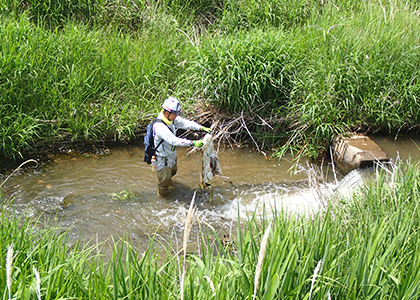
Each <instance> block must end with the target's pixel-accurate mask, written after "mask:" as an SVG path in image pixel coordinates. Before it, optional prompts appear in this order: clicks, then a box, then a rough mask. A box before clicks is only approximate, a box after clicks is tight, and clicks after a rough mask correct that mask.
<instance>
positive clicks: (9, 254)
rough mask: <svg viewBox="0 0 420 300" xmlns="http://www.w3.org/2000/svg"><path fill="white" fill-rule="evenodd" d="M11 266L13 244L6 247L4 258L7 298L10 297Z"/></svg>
mask: <svg viewBox="0 0 420 300" xmlns="http://www.w3.org/2000/svg"><path fill="white" fill-rule="evenodd" d="M12 266H13V245H9V247H8V248H7V258H6V286H7V291H8V292H9V300H10V299H12Z"/></svg>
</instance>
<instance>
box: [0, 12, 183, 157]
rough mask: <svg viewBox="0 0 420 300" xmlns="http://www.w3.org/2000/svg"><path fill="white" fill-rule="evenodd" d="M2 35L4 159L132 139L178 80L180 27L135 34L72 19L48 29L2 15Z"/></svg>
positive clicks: (24, 20)
mask: <svg viewBox="0 0 420 300" xmlns="http://www.w3.org/2000/svg"><path fill="white" fill-rule="evenodd" d="M0 32H1V38H0V39H1V46H0V47H1V63H2V70H1V74H0V80H1V82H2V84H1V87H0V91H1V96H0V97H1V101H0V113H1V125H2V126H1V137H0V140H1V141H2V143H1V146H2V153H3V155H5V156H17V155H19V154H20V153H21V152H22V151H23V152H25V149H27V148H29V146H33V145H36V144H38V143H46V142H47V143H48V142H49V141H59V140H73V141H89V140H119V141H123V140H129V139H133V137H134V133H135V131H137V127H138V126H139V125H141V124H144V123H146V122H147V120H148V117H147V115H149V114H150V113H151V112H153V111H156V108H157V106H158V103H156V102H157V101H156V100H155V99H158V102H159V103H160V102H161V101H162V100H161V99H164V98H165V97H167V95H168V94H171V93H172V90H174V89H175V87H176V85H177V83H176V80H177V70H178V69H179V67H178V66H177V64H178V63H179V62H180V61H182V53H179V52H177V46H176V45H177V44H179V43H180V40H178V39H177V38H176V37H177V33H176V32H171V33H170V32H167V33H165V34H163V35H162V33H161V30H159V28H151V29H150V30H149V31H147V32H145V33H144V35H143V36H142V37H137V38H136V39H133V38H132V37H131V36H130V35H123V34H121V33H118V32H116V31H112V32H108V31H90V30H89V29H88V28H87V27H86V26H84V25H75V24H69V25H67V26H66V27H64V28H63V30H62V31H57V32H49V31H45V30H42V29H41V28H39V27H36V26H34V25H33V24H32V23H30V22H28V21H27V19H26V17H25V16H24V15H23V16H22V17H21V18H20V19H19V20H18V21H14V20H12V19H9V18H7V17H4V18H3V19H2V22H1V23H0ZM178 35H180V36H184V35H183V34H182V33H178ZM178 38H179V37H178ZM181 40H182V39H181ZM151 100H153V101H151Z"/></svg>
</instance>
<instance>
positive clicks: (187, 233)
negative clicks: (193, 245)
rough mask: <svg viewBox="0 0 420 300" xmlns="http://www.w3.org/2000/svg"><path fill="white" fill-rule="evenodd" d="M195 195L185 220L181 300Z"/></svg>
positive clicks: (182, 297)
mask: <svg viewBox="0 0 420 300" xmlns="http://www.w3.org/2000/svg"><path fill="white" fill-rule="evenodd" d="M195 195H196V192H195V191H194V194H193V197H192V199H191V203H190V208H189V209H188V213H187V218H186V219H185V228H184V241H183V244H182V252H183V256H184V259H183V261H182V274H181V280H180V283H181V300H182V299H184V281H185V275H186V265H187V247H188V240H189V238H190V232H191V225H192V222H193V217H194V214H195V207H194V201H195Z"/></svg>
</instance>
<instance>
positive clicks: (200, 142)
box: [192, 141, 203, 148]
mask: <svg viewBox="0 0 420 300" xmlns="http://www.w3.org/2000/svg"><path fill="white" fill-rule="evenodd" d="M192 145H193V146H194V147H198V148H200V147H201V146H203V141H193V142H192Z"/></svg>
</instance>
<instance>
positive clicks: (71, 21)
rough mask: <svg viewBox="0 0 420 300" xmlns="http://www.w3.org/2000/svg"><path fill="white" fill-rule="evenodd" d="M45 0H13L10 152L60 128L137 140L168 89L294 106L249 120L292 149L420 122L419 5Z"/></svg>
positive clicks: (80, 137)
mask: <svg viewBox="0 0 420 300" xmlns="http://www.w3.org/2000/svg"><path fill="white" fill-rule="evenodd" d="M41 2H42V1H40V2H39V3H41ZM47 2H48V1H47ZM47 2H45V3H47ZM35 3H38V2H36V1H34V2H28V5H26V6H25V5H23V6H22V5H21V6H18V7H17V8H16V7H14V6H13V7H14V8H16V9H15V10H12V9H10V7H11V6H10V5H9V4H10V3H8V1H6V0H3V1H2V5H3V6H2V9H1V12H2V15H1V18H0V31H1V37H0V38H1V39H2V40H1V42H2V43H1V61H0V62H1V66H2V69H1V73H0V82H1V84H0V97H1V98H0V99H1V102H0V116H1V124H0V150H1V153H2V155H3V156H7V157H16V156H19V155H20V154H21V153H25V152H26V151H28V150H29V149H30V147H31V146H33V145H36V144H43V143H50V142H57V141H60V140H66V141H68V140H72V141H91V140H103V139H106V140H116V141H127V140H132V139H134V138H135V132H136V130H138V126H144V125H145V123H147V122H148V121H149V120H150V117H151V114H152V113H156V111H157V110H158V109H159V105H160V103H161V101H162V99H164V98H165V97H166V96H167V95H169V94H173V95H175V96H178V97H180V98H181V100H183V102H184V103H185V105H186V106H188V105H190V104H193V102H194V101H195V100H193V99H197V98H198V99H203V100H204V99H205V100H207V101H211V102H212V103H214V104H215V105H216V106H218V107H219V108H220V109H222V110H226V111H228V112H230V113H240V112H241V111H242V110H243V111H244V112H245V113H248V112H250V113H252V114H255V113H257V112H258V114H259V115H260V116H261V117H262V118H266V119H268V118H270V117H271V116H273V115H274V116H276V117H277V119H278V118H284V119H285V122H283V123H281V124H271V125H273V126H274V129H270V128H268V127H266V128H264V127H261V126H260V127H258V126H253V125H252V124H250V128H251V129H253V130H254V133H255V136H256V137H258V138H259V139H260V141H262V140H264V139H266V138H267V137H270V142H274V143H275V146H279V145H282V147H281V148H279V150H280V151H279V152H278V153H279V155H282V153H284V151H290V150H292V151H298V152H299V151H300V152H299V153H300V154H305V155H312V156H316V155H317V154H318V153H319V152H320V151H322V149H324V147H325V146H326V145H328V143H329V141H330V139H331V137H332V136H333V135H334V134H336V133H338V132H342V131H344V130H346V129H348V128H350V129H353V128H361V129H362V130H370V131H375V130H386V131H393V130H399V129H400V128H401V129H403V130H407V129H409V128H412V127H413V126H414V127H415V128H416V127H417V126H418V125H419V123H420V110H419V109H418V106H419V94H420V91H419V86H420V85H419V83H418V80H417V78H418V75H419V74H418V73H419V72H420V71H419V70H420V68H419V61H420V48H419V46H418V45H419V38H418V35H417V34H416V32H417V28H418V27H419V18H418V14H417V13H416V9H418V8H416V7H415V6H414V4H413V3H411V4H410V3H409V2H407V3H400V2H397V3H392V2H389V3H387V4H383V3H382V2H380V1H368V2H360V1H336V2H335V3H330V2H328V3H327V4H324V5H321V4H320V3H318V2H312V1H303V0H289V1H257V2H255V3H254V1H230V0H225V1H217V2H213V1H199V2H188V1H187V2H184V1H182V2H181V1H164V2H157V3H155V2H148V4H146V3H145V2H143V1H133V2H131V3H130V4H127V5H126V6H124V5H122V3H120V2H119V1H99V2H97V4H99V6H94V5H93V4H92V3H93V2H92V3H91V2H89V1H79V2H74V3H76V4H77V5H76V4H74V3H73V6H68V3H67V2H66V1H64V0H63V1H58V2H57V3H58V4H60V3H61V4H62V5H55V6H51V7H49V10H48V9H47V10H45V9H41V8H42V7H41V6H36V5H35ZM48 3H49V2H48ZM8 5H9V6H8ZM384 5H385V6H384ZM410 5H411V6H410ZM46 7H48V5H47V6H46ZM6 8H8V9H6ZM28 8H29V9H28ZM273 137H275V138H274V139H273Z"/></svg>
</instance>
